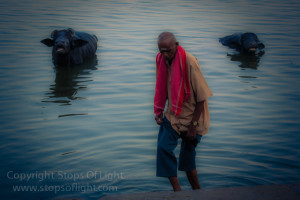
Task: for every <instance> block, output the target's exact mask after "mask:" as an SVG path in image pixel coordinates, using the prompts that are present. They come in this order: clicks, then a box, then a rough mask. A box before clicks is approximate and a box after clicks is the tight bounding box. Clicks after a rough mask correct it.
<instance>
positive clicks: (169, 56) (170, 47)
mask: <svg viewBox="0 0 300 200" xmlns="http://www.w3.org/2000/svg"><path fill="white" fill-rule="evenodd" d="M177 47H178V42H174V41H173V40H165V41H163V42H159V43H158V49H159V51H160V53H161V54H162V55H163V57H164V58H165V60H167V61H168V62H169V63H171V62H172V60H173V59H174V57H175V54H176V51H177Z"/></svg>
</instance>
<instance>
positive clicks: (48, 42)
mask: <svg viewBox="0 0 300 200" xmlns="http://www.w3.org/2000/svg"><path fill="white" fill-rule="evenodd" d="M41 43H43V44H45V45H46V46H48V47H53V46H54V40H52V39H49V38H46V39H44V40H41Z"/></svg>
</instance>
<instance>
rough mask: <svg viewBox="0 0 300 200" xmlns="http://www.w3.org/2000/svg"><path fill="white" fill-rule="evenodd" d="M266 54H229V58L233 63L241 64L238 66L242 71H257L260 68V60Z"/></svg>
mask: <svg viewBox="0 0 300 200" xmlns="http://www.w3.org/2000/svg"><path fill="white" fill-rule="evenodd" d="M264 53H265V52H264V51H261V52H259V53H258V54H250V55H248V54H227V56H228V57H229V58H230V60H231V61H238V62H240V63H241V64H240V65H238V66H239V67H240V68H242V69H246V68H250V69H257V68H258V67H259V62H260V59H261V57H262V56H263V55H264Z"/></svg>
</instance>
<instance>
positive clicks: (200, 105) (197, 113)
mask: <svg viewBox="0 0 300 200" xmlns="http://www.w3.org/2000/svg"><path fill="white" fill-rule="evenodd" d="M203 110H204V101H201V102H197V103H196V107H195V111H194V114H193V118H192V122H198V120H199V118H200V116H201V113H202V112H203ZM196 129H197V126H195V125H193V123H191V124H190V126H189V130H188V132H187V134H186V137H187V140H189V141H192V140H194V139H195V137H196V134H197V132H196Z"/></svg>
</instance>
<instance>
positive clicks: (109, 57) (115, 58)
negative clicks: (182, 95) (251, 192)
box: [0, 0, 300, 199]
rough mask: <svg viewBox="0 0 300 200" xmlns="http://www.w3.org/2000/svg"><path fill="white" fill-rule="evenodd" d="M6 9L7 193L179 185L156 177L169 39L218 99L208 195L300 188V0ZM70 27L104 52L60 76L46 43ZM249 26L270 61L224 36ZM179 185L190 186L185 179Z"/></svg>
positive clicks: (2, 34) (92, 192)
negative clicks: (225, 42)
mask: <svg viewBox="0 0 300 200" xmlns="http://www.w3.org/2000/svg"><path fill="white" fill-rule="evenodd" d="M0 6H1V7H0V9H1V12H0V16H1V21H0V83H1V84H0V105H1V106H0V138H1V140H0V150H1V151H0V157H1V164H0V166H1V168H0V172H1V174H0V184H1V185H0V190H1V196H2V198H3V199H55V198H68V197H70V198H71V197H72V198H84V199H99V198H100V197H102V196H105V195H110V194H121V193H134V192H150V191H162V190H171V187H170V185H169V183H168V181H167V180H166V179H164V178H158V177H155V154H156V139H157V133H158V128H159V127H158V126H157V125H156V124H155V121H154V114H153V95H154V87H155V56H156V54H157V53H158V50H157V47H156V38H157V36H158V35H159V33H161V32H163V31H171V32H173V33H174V34H175V35H176V36H177V39H178V41H179V42H180V44H181V45H182V46H183V47H184V48H185V49H186V50H187V51H189V52H191V53H192V54H193V55H195V56H196V57H197V58H198V60H199V63H200V65H201V68H202V72H203V74H204V76H205V78H206V80H207V82H208V85H209V86H210V88H211V90H212V91H213V93H214V96H213V97H211V98H210V99H209V108H210V114H211V126H210V131H209V133H208V134H207V135H206V136H205V137H203V138H202V140H201V144H200V145H199V147H198V149H197V158H196V162H197V169H198V172H199V180H200V184H201V185H202V188H204V189H207V188H218V187H230V186H248V185H260V184H283V183H294V182H299V181H300V170H299V169H300V156H299V153H300V150H299V146H300V134H299V133H300V109H299V107H300V102H299V99H300V88H299V85H300V55H299V52H300V28H299V27H300V2H299V1H293V0H287V1H279V0H272V1H257V0H255V1H250V0H236V1H235V0H233V1H230V0H226V1H219V0H204V1H191V0H188V1H183V0H182V1H180V0H174V1H171V0H169V1H168V0H164V1H140V0H126V1H121V0H109V1H99V0H87V1H83V0H82V1H79V0H72V1H71V0H66V1H58V0H53V1H45V0H41V1H34V0H24V1H19V0H10V1H6V0H2V1H1V2H0ZM65 28H73V29H75V30H78V31H85V32H88V33H91V34H95V35H96V36H97V37H98V39H99V43H98V50H97V52H96V55H97V58H96V59H95V60H92V61H91V62H90V63H86V64H84V65H83V66H79V67H76V68H74V69H72V70H67V69H55V67H54V66H53V63H52V60H51V49H50V48H48V47H46V46H45V45H43V44H42V43H40V40H42V39H44V38H46V37H49V36H50V33H51V31H52V30H55V29H65ZM246 31H251V32H254V33H256V34H257V35H258V37H259V38H260V40H261V41H262V42H263V43H264V44H265V46H266V48H265V54H264V55H262V56H257V57H252V58H249V57H243V56H239V55H237V54H236V52H234V51H233V50H230V49H228V48H227V47H224V46H222V45H221V44H220V43H219V42H218V38H220V37H223V36H226V35H229V34H233V33H236V32H246ZM176 153H178V149H177V150H176ZM178 177H179V180H180V182H181V184H182V188H183V189H184V190H189V189H190V187H189V184H188V181H187V179H186V177H185V174H184V173H182V172H179V174H178ZM20 187H22V188H20ZM22 189H23V191H22ZM18 190H20V191H18ZM26 190H27V191H26Z"/></svg>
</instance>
